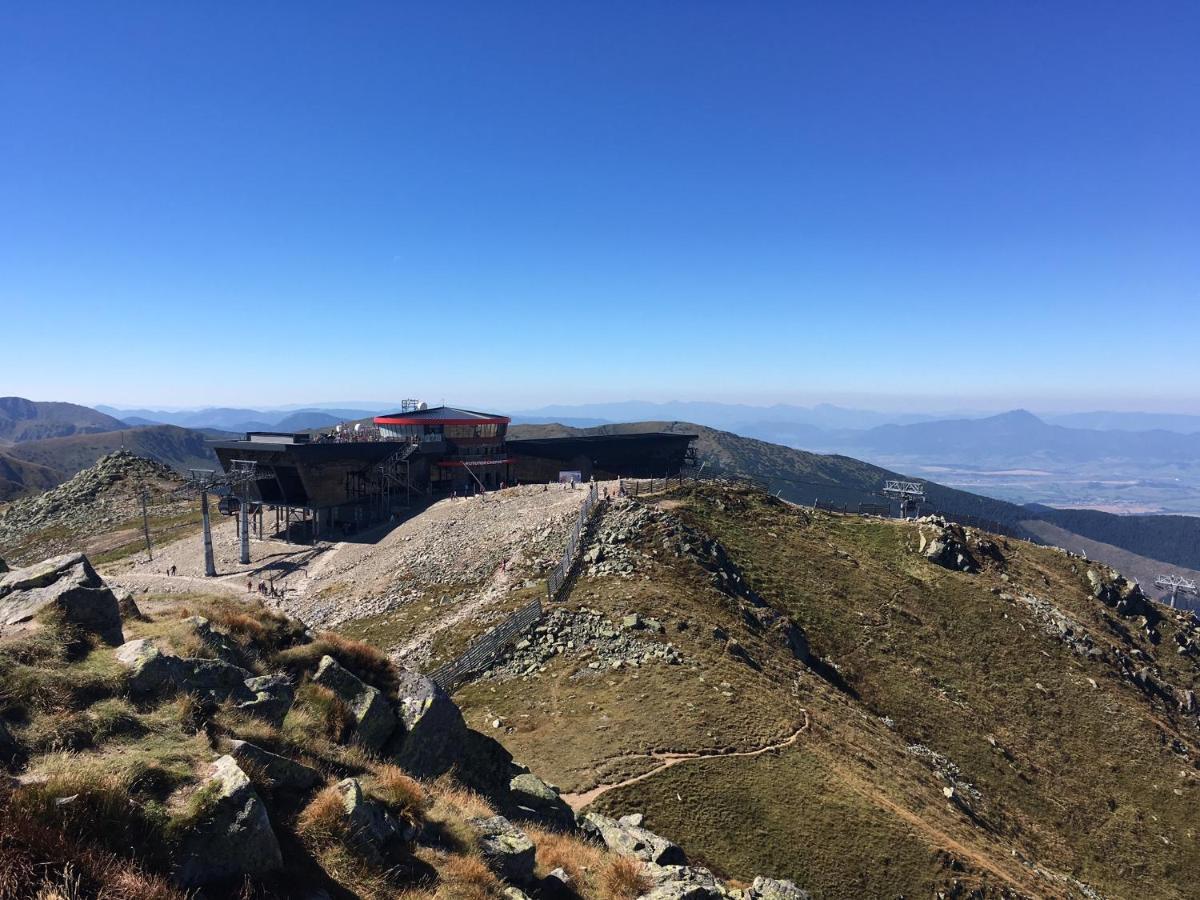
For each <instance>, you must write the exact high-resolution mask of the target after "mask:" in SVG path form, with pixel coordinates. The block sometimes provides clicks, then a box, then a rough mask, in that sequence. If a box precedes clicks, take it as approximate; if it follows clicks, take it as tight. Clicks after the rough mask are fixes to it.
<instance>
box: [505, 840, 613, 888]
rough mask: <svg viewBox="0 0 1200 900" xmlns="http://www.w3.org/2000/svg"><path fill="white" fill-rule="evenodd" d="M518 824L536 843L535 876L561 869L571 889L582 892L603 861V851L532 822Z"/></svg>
mask: <svg viewBox="0 0 1200 900" xmlns="http://www.w3.org/2000/svg"><path fill="white" fill-rule="evenodd" d="M521 828H522V830H523V831H524V832H525V833H526V834H527V835H528V836H529V839H530V840H531V841H533V844H534V846H535V847H537V873H538V875H539V876H542V877H545V876H546V875H548V874H549V873H551V872H553V871H554V870H555V869H562V870H563V871H564V872H566V873H567V875H568V876H570V879H571V885H572V886H573V887H574V888H575V890H576V891H577V892H582V891H583V890H584V888H585V886H586V885H588V884H589V883H590V882H592V881H594V880H595V877H596V875H597V873H598V872H600V871H601V869H602V867H603V865H604V862H605V852H604V850H603V848H601V847H600V846H598V845H596V844H593V843H590V842H588V841H583V840H580V839H579V838H577V837H572V836H571V835H568V834H564V833H563V832H561V831H552V830H550V829H548V828H538V827H536V826H533V825H522V826H521Z"/></svg>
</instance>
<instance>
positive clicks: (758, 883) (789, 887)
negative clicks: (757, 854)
mask: <svg viewBox="0 0 1200 900" xmlns="http://www.w3.org/2000/svg"><path fill="white" fill-rule="evenodd" d="M808 898H809V893H808V891H805V890H801V889H800V888H798V887H797V886H796V885H795V884H794V883H792V882H790V881H784V880H783V879H780V878H763V877H762V876H761V875H760V876H759V877H758V878H755V879H754V884H752V885H751V886H750V890H749V891H747V892H746V900H808Z"/></svg>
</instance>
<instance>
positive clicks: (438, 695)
mask: <svg viewBox="0 0 1200 900" xmlns="http://www.w3.org/2000/svg"><path fill="white" fill-rule="evenodd" d="M397 709H398V710H399V713H400V723H401V725H403V726H404V732H403V735H402V736H401V735H399V734H398V735H397V736H396V739H395V740H394V741H393V747H392V755H393V756H394V757H395V760H396V764H397V765H399V766H401V767H402V768H404V769H406V770H407V771H408V772H410V773H411V774H413V775H415V776H416V777H418V778H432V777H435V776H437V775H441V774H442V773H443V772H447V771H449V770H450V769H451V768H452V767H453V766H454V764H455V763H456V762H457V761H458V760H459V758H460V757H461V755H462V753H463V749H464V747H465V746H466V744H467V725H466V723H465V722H464V721H463V717H462V712H461V711H460V710H459V708H458V707H457V706H456V705H455V704H454V701H453V700H451V699H450V695H449V694H447V693H446V692H445V691H443V690H442V689H441V688H440V687H438V686H437V685H436V684H434V683H433V682H432V681H430V680H429V679H428V678H426V677H425V676H423V675H420V674H418V673H417V672H410V671H407V670H403V671H401V672H400V677H399V687H398V690H397Z"/></svg>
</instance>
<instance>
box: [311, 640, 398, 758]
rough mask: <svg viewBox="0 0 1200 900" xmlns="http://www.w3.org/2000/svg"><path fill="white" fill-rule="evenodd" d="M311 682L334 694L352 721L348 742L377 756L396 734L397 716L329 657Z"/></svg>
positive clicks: (372, 690)
mask: <svg viewBox="0 0 1200 900" xmlns="http://www.w3.org/2000/svg"><path fill="white" fill-rule="evenodd" d="M312 680H313V681H315V682H316V683H317V684H319V685H321V686H322V687H326V688H328V689H329V690H331V691H333V693H334V694H335V695H337V697H338V698H339V699H340V700H341V701H342V702H343V703H345V704H346V706H347V708H348V709H349V710H350V714H351V715H352V716H353V717H354V732H353V734H352V735H351V739H352V740H353V741H354V742H355V743H356V744H359V745H360V746H362V747H364V748H365V749H367V750H371V751H373V752H377V751H379V750H381V749H382V748H383V745H384V744H386V743H387V741H388V738H390V737H391V736H392V732H394V731H395V730H396V716H395V713H393V712H392V708H391V706H390V705H389V704H388V702H387V699H386V698H385V697H384V696H383V694H382V693H381V692H380V691H379V689H378V688H374V687H372V686H371V685H369V684H367V683H366V682H364V681H362V680H361V679H359V678H358V677H357V676H356V675H355V674H354V673H353V672H350V671H348V670H346V669H344V668H343V667H342V666H341V665H340V664H339V663H338V661H337V660H336V659H334V658H333V657H332V656H322V657H321V663H320V665H318V666H317V671H316V674H315V675H313V679H312Z"/></svg>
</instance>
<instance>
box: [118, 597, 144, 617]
mask: <svg viewBox="0 0 1200 900" xmlns="http://www.w3.org/2000/svg"><path fill="white" fill-rule="evenodd" d="M117 611H118V612H120V614H121V620H122V621H124V622H144V621H146V617H145V616H143V615H142V611H141V609H140V608H139V607H138V605H137V601H136V600H134V599H133V594H131V593H129V591H122V592H121V594H120V595H119V596H118V597H117Z"/></svg>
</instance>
